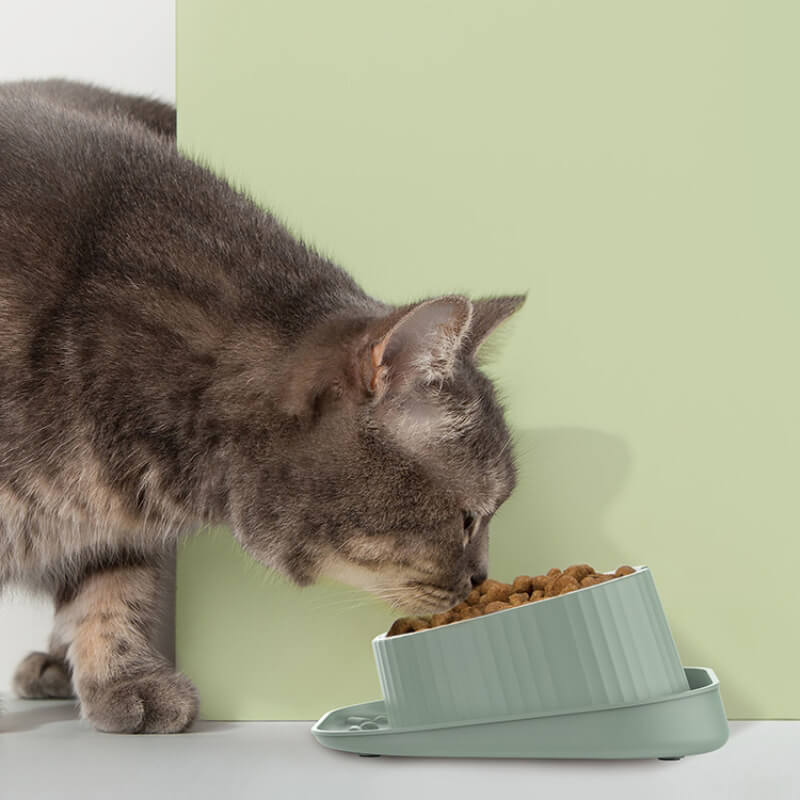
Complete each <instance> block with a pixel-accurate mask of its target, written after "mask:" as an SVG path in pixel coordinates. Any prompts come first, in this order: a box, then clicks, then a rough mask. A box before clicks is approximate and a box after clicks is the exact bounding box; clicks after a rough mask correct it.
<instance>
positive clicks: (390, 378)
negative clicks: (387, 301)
mask: <svg viewBox="0 0 800 800" xmlns="http://www.w3.org/2000/svg"><path fill="white" fill-rule="evenodd" d="M471 320H472V303H471V302H470V301H469V300H468V299H467V298H466V297H462V296H460V295H447V296H445V297H436V298H434V299H433V300H426V301H424V302H422V303H418V304H416V305H414V306H411V307H410V308H408V307H407V308H403V309H400V310H399V311H398V312H395V314H393V315H392V316H391V317H390V318H388V319H387V320H385V321H384V323H383V325H382V327H383V328H385V327H386V325H387V324H388V325H389V328H388V330H386V331H381V333H380V335H379V337H378V338H376V339H375V340H374V341H372V342H370V344H369V346H368V348H367V352H366V355H365V358H364V361H363V376H364V386H365V388H366V390H367V392H368V393H369V394H370V395H372V396H373V397H376V398H377V397H381V396H383V394H384V393H385V392H386V390H387V388H389V386H391V387H392V388H399V387H401V386H402V385H404V384H405V383H406V382H412V381H413V382H418V381H422V382H427V383H429V382H432V381H435V380H437V379H441V378H444V377H446V376H447V375H449V374H450V371H451V370H452V368H453V364H454V362H455V359H456V355H457V354H458V351H459V349H460V347H461V345H462V343H463V341H464V337H465V335H466V333H467V330H468V329H469V325H470V322H471Z"/></svg>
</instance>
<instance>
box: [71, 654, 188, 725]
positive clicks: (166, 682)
mask: <svg viewBox="0 0 800 800" xmlns="http://www.w3.org/2000/svg"><path fill="white" fill-rule="evenodd" d="M78 693H79V696H80V700H81V709H82V712H83V716H84V717H86V718H87V719H88V720H89V721H90V722H91V723H92V724H93V725H94V726H95V728H97V729H98V730H100V731H105V732H106V733H180V732H181V731H185V730H186V729H187V728H188V727H189V726H190V725H191V724H192V723H193V722H194V720H195V718H196V717H197V708H198V696H197V690H196V689H195V688H194V686H193V685H192V683H191V681H190V680H189V679H188V678H187V677H185V676H184V675H181V674H179V673H176V672H172V671H170V670H167V669H163V670H158V671H157V672H151V673H148V674H146V675H137V676H135V677H128V678H125V679H122V680H120V681H118V682H115V683H111V684H106V685H101V686H97V685H92V684H89V685H86V686H79V692H78Z"/></svg>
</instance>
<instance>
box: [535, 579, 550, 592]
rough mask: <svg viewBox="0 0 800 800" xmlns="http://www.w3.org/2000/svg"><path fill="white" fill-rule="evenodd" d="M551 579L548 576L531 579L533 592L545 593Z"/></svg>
mask: <svg viewBox="0 0 800 800" xmlns="http://www.w3.org/2000/svg"><path fill="white" fill-rule="evenodd" d="M549 580H550V578H548V577H547V575H536V576H535V577H533V578H531V591H532V592H536V591H542V592H543V591H544V590H545V587H546V586H547V582H548V581H549Z"/></svg>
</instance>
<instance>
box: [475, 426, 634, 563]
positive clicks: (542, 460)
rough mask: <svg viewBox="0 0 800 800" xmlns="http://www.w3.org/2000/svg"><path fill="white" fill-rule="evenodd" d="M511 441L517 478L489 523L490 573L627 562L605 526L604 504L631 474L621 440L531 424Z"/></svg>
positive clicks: (627, 451) (585, 430)
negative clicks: (569, 565)
mask: <svg viewBox="0 0 800 800" xmlns="http://www.w3.org/2000/svg"><path fill="white" fill-rule="evenodd" d="M515 441H516V455H517V460H518V463H519V482H518V485H517V488H516V490H515V492H514V494H513V495H512V496H511V498H510V499H509V500H508V501H507V503H506V504H505V506H504V507H503V508H502V509H501V511H500V512H499V513H498V515H497V517H496V522H495V523H494V526H493V527H494V530H493V533H492V537H491V539H490V542H491V545H490V557H491V573H492V574H493V575H498V576H500V577H514V576H515V575H518V574H520V573H529V574H536V573H537V572H546V571H547V570H548V569H549V568H550V567H553V566H557V567H562V568H563V567H565V566H567V564H568V563H569V564H572V563H581V562H588V563H590V564H591V565H592V566H593V567H594V568H595V569H598V570H603V569H611V568H612V567H617V566H619V565H620V564H623V563H627V561H626V560H625V559H626V557H625V556H624V554H622V553H620V552H618V550H617V549H616V548H615V547H614V546H613V545H612V544H610V542H609V538H608V535H607V532H606V529H605V517H606V514H607V509H608V508H609V506H610V505H611V504H612V503H613V502H614V500H615V499H616V498H617V496H618V495H619V494H620V493H621V491H622V489H623V487H624V485H625V482H626V480H627V478H628V476H629V474H630V471H631V461H632V459H631V450H630V447H629V446H628V444H627V443H626V442H625V440H624V439H622V438H620V437H619V436H614V435H613V434H609V433H604V432H603V431H598V430H592V429H590V428H535V429H529V430H523V431H518V432H517V433H516V436H515ZM512 532H513V533H512ZM627 557H628V558H630V557H631V556H630V555H628V556H627Z"/></svg>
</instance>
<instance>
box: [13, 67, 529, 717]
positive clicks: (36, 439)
mask: <svg viewBox="0 0 800 800" xmlns="http://www.w3.org/2000/svg"><path fill="white" fill-rule="evenodd" d="M524 297H525V296H524V295H514V296H496V297H489V298H484V299H478V300H474V301H471V300H470V299H468V298H467V297H465V296H463V295H456V294H454V295H445V296H441V297H433V298H428V299H423V300H420V301H417V302H413V303H408V304H405V305H401V306H398V305H393V304H390V303H385V302H381V301H380V300H377V299H374V298H372V297H370V296H368V295H367V294H366V293H365V292H364V291H362V289H361V288H359V286H358V285H357V284H356V282H355V281H354V280H353V279H352V278H351V277H350V276H349V275H348V274H347V273H346V272H345V271H343V270H342V269H341V268H340V267H339V266H337V265H336V264H335V263H333V262H332V261H331V260H329V259H328V258H327V257H325V256H323V255H322V254H320V253H319V252H318V251H317V250H316V249H314V248H313V247H311V246H309V245H307V244H305V243H303V242H302V241H300V240H298V239H297V238H296V237H294V236H293V235H292V234H291V233H290V232H289V231H288V229H287V228H286V227H285V226H284V225H283V224H282V223H281V222H279V221H278V220H277V219H276V218H275V216H274V215H272V214H270V213H268V212H267V211H265V210H264V209H263V208H261V207H259V205H257V204H256V203H255V202H254V201H253V200H252V199H250V198H249V197H248V196H246V195H245V194H244V193H243V192H242V191H240V190H237V189H234V188H233V187H231V186H230V185H229V184H228V183H227V182H226V181H225V180H223V179H222V178H220V177H218V176H217V175H215V174H214V173H213V172H212V171H211V170H210V169H207V168H206V167H204V166H202V165H200V164H198V163H196V162H195V161H193V160H190V159H189V158H186V157H184V156H183V155H181V154H180V153H179V152H178V150H177V147H176V145H175V109H174V108H173V107H171V106H169V105H167V104H163V103H160V102H158V101H153V100H147V99H145V98H138V97H133V96H128V95H123V94H118V93H115V92H111V91H107V90H104V89H100V88H98V87H94V86H89V85H83V84H78V83H71V82H66V81H44V82H35V81H34V82H22V83H13V84H0V342H1V344H2V347H1V348H0V587H1V586H3V585H10V584H15V585H22V586H24V587H28V588H30V589H33V590H34V591H39V592H44V593H46V594H47V595H49V596H51V597H52V598H53V600H54V604H55V624H54V630H53V634H52V637H51V641H50V645H49V651H48V652H47V653H32V654H30V655H29V656H28V657H27V658H26V659H25V660H24V661H23V662H22V664H21V665H20V667H19V669H18V670H17V672H16V674H15V676H14V687H15V690H16V692H17V693H18V694H19V695H20V696H22V697H67V696H72V695H73V693H75V694H77V697H78V700H79V702H80V707H81V713H82V715H83V717H84V718H86V719H88V720H90V721H91V723H92V724H93V725H94V726H95V727H96V728H97V729H99V730H102V731H110V732H128V733H135V732H142V733H167V732H179V731H183V730H185V729H187V728H188V727H189V726H190V725H191V724H192V722H193V720H194V719H195V717H196V714H197V707H198V697H197V692H196V690H195V689H194V687H193V686H192V684H191V682H190V681H189V680H188V679H187V678H186V676H184V675H181V674H179V673H177V672H175V671H174V670H173V669H172V667H171V666H170V665H169V664H168V663H167V661H166V660H165V659H164V658H163V657H162V656H161V655H159V653H158V652H157V651H156V650H155V649H154V647H153V646H152V644H151V643H150V639H151V632H152V631H151V628H152V626H153V620H154V617H155V616H156V607H157V603H158V597H159V585H160V582H159V577H158V575H159V567H160V561H161V558H162V554H163V553H164V552H165V550H166V549H167V548H168V547H171V546H173V545H174V543H175V542H176V541H177V539H178V538H179V537H181V536H184V535H188V534H191V533H192V532H193V531H196V530H198V529H199V528H201V527H203V526H206V525H211V524H214V525H216V524H226V525H228V526H230V528H231V529H232V531H233V535H234V536H235V538H236V539H237V540H238V542H239V543H240V545H241V546H242V547H243V548H244V550H245V551H246V552H247V553H249V554H250V555H251V556H252V557H253V558H255V559H256V560H257V561H259V562H261V563H262V564H264V565H266V566H268V567H271V568H273V569H275V570H277V571H278V572H280V573H282V574H283V575H285V576H287V577H288V578H289V579H290V580H291V581H293V582H294V583H295V584H297V585H298V586H307V585H309V584H311V583H313V582H314V581H315V580H317V579H318V578H319V577H321V576H330V577H333V578H335V579H338V580H342V581H345V582H347V583H350V584H352V585H354V586H357V587H360V588H363V589H366V590H368V591H370V592H373V593H374V594H376V595H377V596H379V597H382V598H384V599H385V600H386V601H388V602H389V603H390V604H392V605H393V606H395V607H397V608H405V609H408V610H409V611H412V612H414V613H425V612H434V611H441V610H445V609H448V608H450V607H452V606H453V605H455V604H457V603H458V602H459V601H461V600H462V599H463V598H464V597H465V596H466V595H467V594H468V592H469V591H470V590H471V589H472V588H473V586H475V585H477V584H478V583H480V582H482V581H483V580H484V579H485V578H486V574H487V558H488V555H487V554H488V530H489V522H490V520H491V518H492V515H493V514H494V513H495V512H496V511H497V509H498V508H499V506H500V505H501V504H502V503H503V502H504V501H505V500H506V498H507V497H508V496H509V495H510V493H511V492H512V490H513V488H514V485H515V482H516V470H515V463H514V456H513V445H512V440H511V435H510V432H509V429H508V426H507V424H506V422H505V419H504V413H503V408H502V405H501V403H500V402H499V400H498V397H497V394H496V391H495V389H494V387H493V385H492V383H491V381H490V380H489V379H488V378H487V377H486V375H485V374H484V373H483V372H482V371H481V370H480V368H479V365H478V360H477V358H476V356H477V353H478V348H479V347H480V346H481V345H482V343H483V342H484V341H485V340H486V338H487V337H488V336H489V334H490V333H491V332H492V331H493V330H494V329H495V328H496V327H497V326H498V325H499V324H500V323H501V322H503V321H504V320H505V319H507V318H508V317H509V316H510V315H511V314H512V313H514V312H515V311H516V310H517V309H518V308H519V307H520V306H521V305H522V303H523V301H524Z"/></svg>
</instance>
